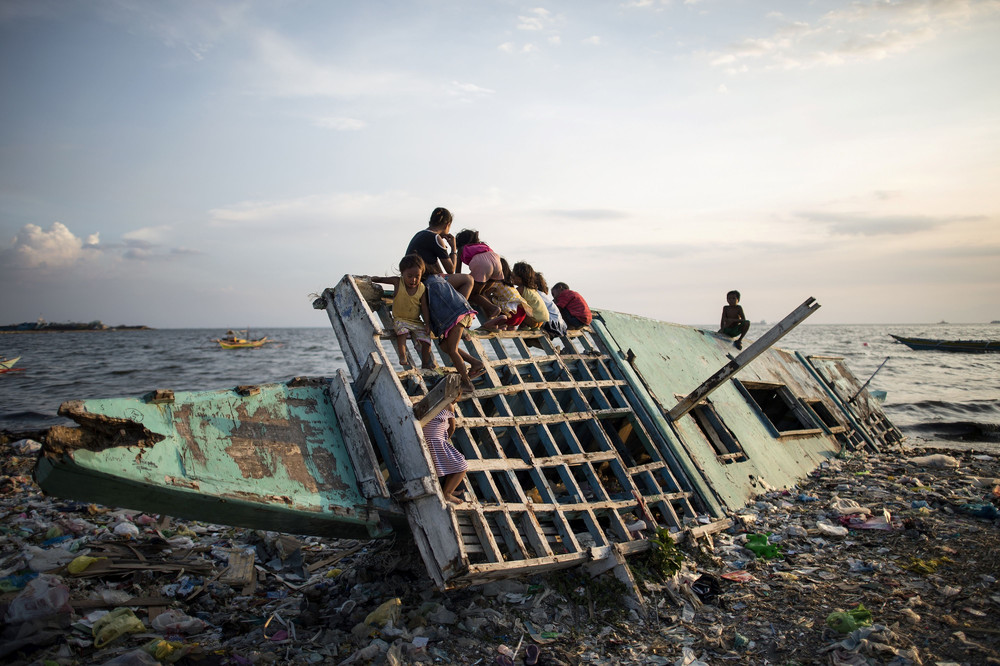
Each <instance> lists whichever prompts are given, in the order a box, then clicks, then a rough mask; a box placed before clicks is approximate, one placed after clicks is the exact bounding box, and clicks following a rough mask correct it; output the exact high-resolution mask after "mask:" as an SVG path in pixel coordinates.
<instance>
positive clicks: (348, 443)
mask: <svg viewBox="0 0 1000 666" xmlns="http://www.w3.org/2000/svg"><path fill="white" fill-rule="evenodd" d="M330 394H331V395H330V399H331V402H332V403H333V411H334V412H335V413H336V414H337V421H338V425H339V426H340V432H341V434H342V435H343V439H344V445H345V447H346V448H347V455H348V456H350V458H351V465H352V466H353V467H354V476H355V477H356V478H357V479H358V486H359V488H360V490H361V494H362V495H363V496H364V497H366V498H369V499H370V498H373V497H383V498H388V497H389V489H388V488H387V487H386V485H385V479H383V478H382V470H381V469H380V466H379V463H378V459H377V458H376V457H375V448H374V447H373V446H372V442H371V440H370V439H369V438H368V430H367V429H366V428H365V423H364V421H363V420H362V418H361V410H359V409H358V403H357V402H356V401H355V399H354V392H353V391H352V390H351V387H350V384H349V383H348V380H347V375H346V374H345V373H344V371H343V370H337V373H336V374H335V375H334V377H333V379H332V380H331V382H330Z"/></svg>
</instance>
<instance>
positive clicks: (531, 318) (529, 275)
mask: <svg viewBox="0 0 1000 666" xmlns="http://www.w3.org/2000/svg"><path fill="white" fill-rule="evenodd" d="M511 281H512V282H513V283H514V286H515V287H517V291H518V293H519V294H521V298H523V299H524V301H525V303H527V307H524V306H521V307H522V310H523V311H524V312H525V317H524V323H522V324H521V328H528V329H536V328H541V327H542V326H543V325H544V324H546V323H548V321H549V310H548V308H546V307H545V303H544V301H542V298H541V294H539V292H538V274H537V273H535V269H534V268H532V267H531V264H529V263H527V262H524V261H519V262H517V263H516V264H514V268H513V269H511Z"/></svg>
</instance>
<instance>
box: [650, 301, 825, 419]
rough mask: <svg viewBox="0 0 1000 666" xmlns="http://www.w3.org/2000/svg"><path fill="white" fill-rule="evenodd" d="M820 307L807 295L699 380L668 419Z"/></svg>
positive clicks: (684, 411)
mask: <svg viewBox="0 0 1000 666" xmlns="http://www.w3.org/2000/svg"><path fill="white" fill-rule="evenodd" d="M819 307H820V306H819V303H817V302H816V299H815V298H812V297H809V298H808V299H807V300H806V301H805V302H804V303H803V304H802V305H800V306H799V307H797V308H795V310H793V311H792V312H791V313H790V314H789V315H788V316H787V317H785V318H784V319H782V320H781V321H779V322H778V323H777V324H775V325H774V328H772V329H771V330H770V331H768V332H767V333H765V334H764V335H762V336H761V337H760V339H758V340H757V341H756V342H754V343H753V344H752V345H750V346H749V347H747V348H746V349H744V350H743V351H742V352H741V353H740V355H739V356H737V357H736V358H734V359H733V360H732V361H730V362H729V363H727V364H726V365H724V366H723V367H722V369H720V370H719V371H718V372H716V373H715V374H714V375H712V376H711V377H709V378H708V379H706V380H705V381H704V382H702V383H701V386H699V387H698V388H696V389H695V390H693V391H691V393H689V394H688V395H687V397H686V398H684V399H683V400H681V401H680V402H678V403H677V404H676V405H675V406H674V408H673V409H671V410H670V411H669V412H668V413H667V418H669V419H670V420H671V421H676V420H678V419H679V418H681V417H682V416H684V415H685V414H687V413H688V412H690V411H691V410H692V409H694V406H695V405H697V404H698V403H699V402H701V401H702V400H704V399H705V398H706V397H708V394H710V393H711V392H712V391H714V390H715V389H717V388H719V387H720V386H722V385H723V384H725V383H726V382H727V381H729V378H730V377H732V376H733V375H735V374H736V373H737V372H739V371H740V370H742V369H743V368H745V367H746V366H748V365H750V363H751V361H753V360H754V359H755V358H757V357H758V356H760V355H761V354H763V353H764V352H766V351H767V350H768V349H769V348H770V347H771V346H772V345H773V344H774V343H776V342H777V341H778V340H780V339H781V338H783V337H785V335H786V334H787V333H788V332H789V331H791V330H792V329H793V328H795V327H796V326H798V325H799V324H801V323H802V322H803V321H804V320H805V319H806V317H808V316H809V315H811V314H812V313H814V312H816V310H819Z"/></svg>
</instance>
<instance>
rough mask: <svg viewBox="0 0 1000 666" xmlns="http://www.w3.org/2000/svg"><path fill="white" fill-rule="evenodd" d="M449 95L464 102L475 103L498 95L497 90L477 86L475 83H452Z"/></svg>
mask: <svg viewBox="0 0 1000 666" xmlns="http://www.w3.org/2000/svg"><path fill="white" fill-rule="evenodd" d="M448 94H449V95H451V96H452V97H455V98H457V99H459V100H461V101H463V102H474V101H476V100H477V99H482V98H484V97H487V96H489V95H494V94H496V91H495V90H492V89H490V88H484V87H482V86H477V85H476V84H475V83H460V82H458V81H452V82H451V86H450V87H449V90H448Z"/></svg>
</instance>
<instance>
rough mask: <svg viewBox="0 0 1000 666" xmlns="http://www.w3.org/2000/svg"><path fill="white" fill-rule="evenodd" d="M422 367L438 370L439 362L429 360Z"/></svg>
mask: <svg viewBox="0 0 1000 666" xmlns="http://www.w3.org/2000/svg"><path fill="white" fill-rule="evenodd" d="M420 367H421V368H423V369H424V370H437V363H435V362H434V361H427V362H426V363H424V364H423V365H421V366H420Z"/></svg>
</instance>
